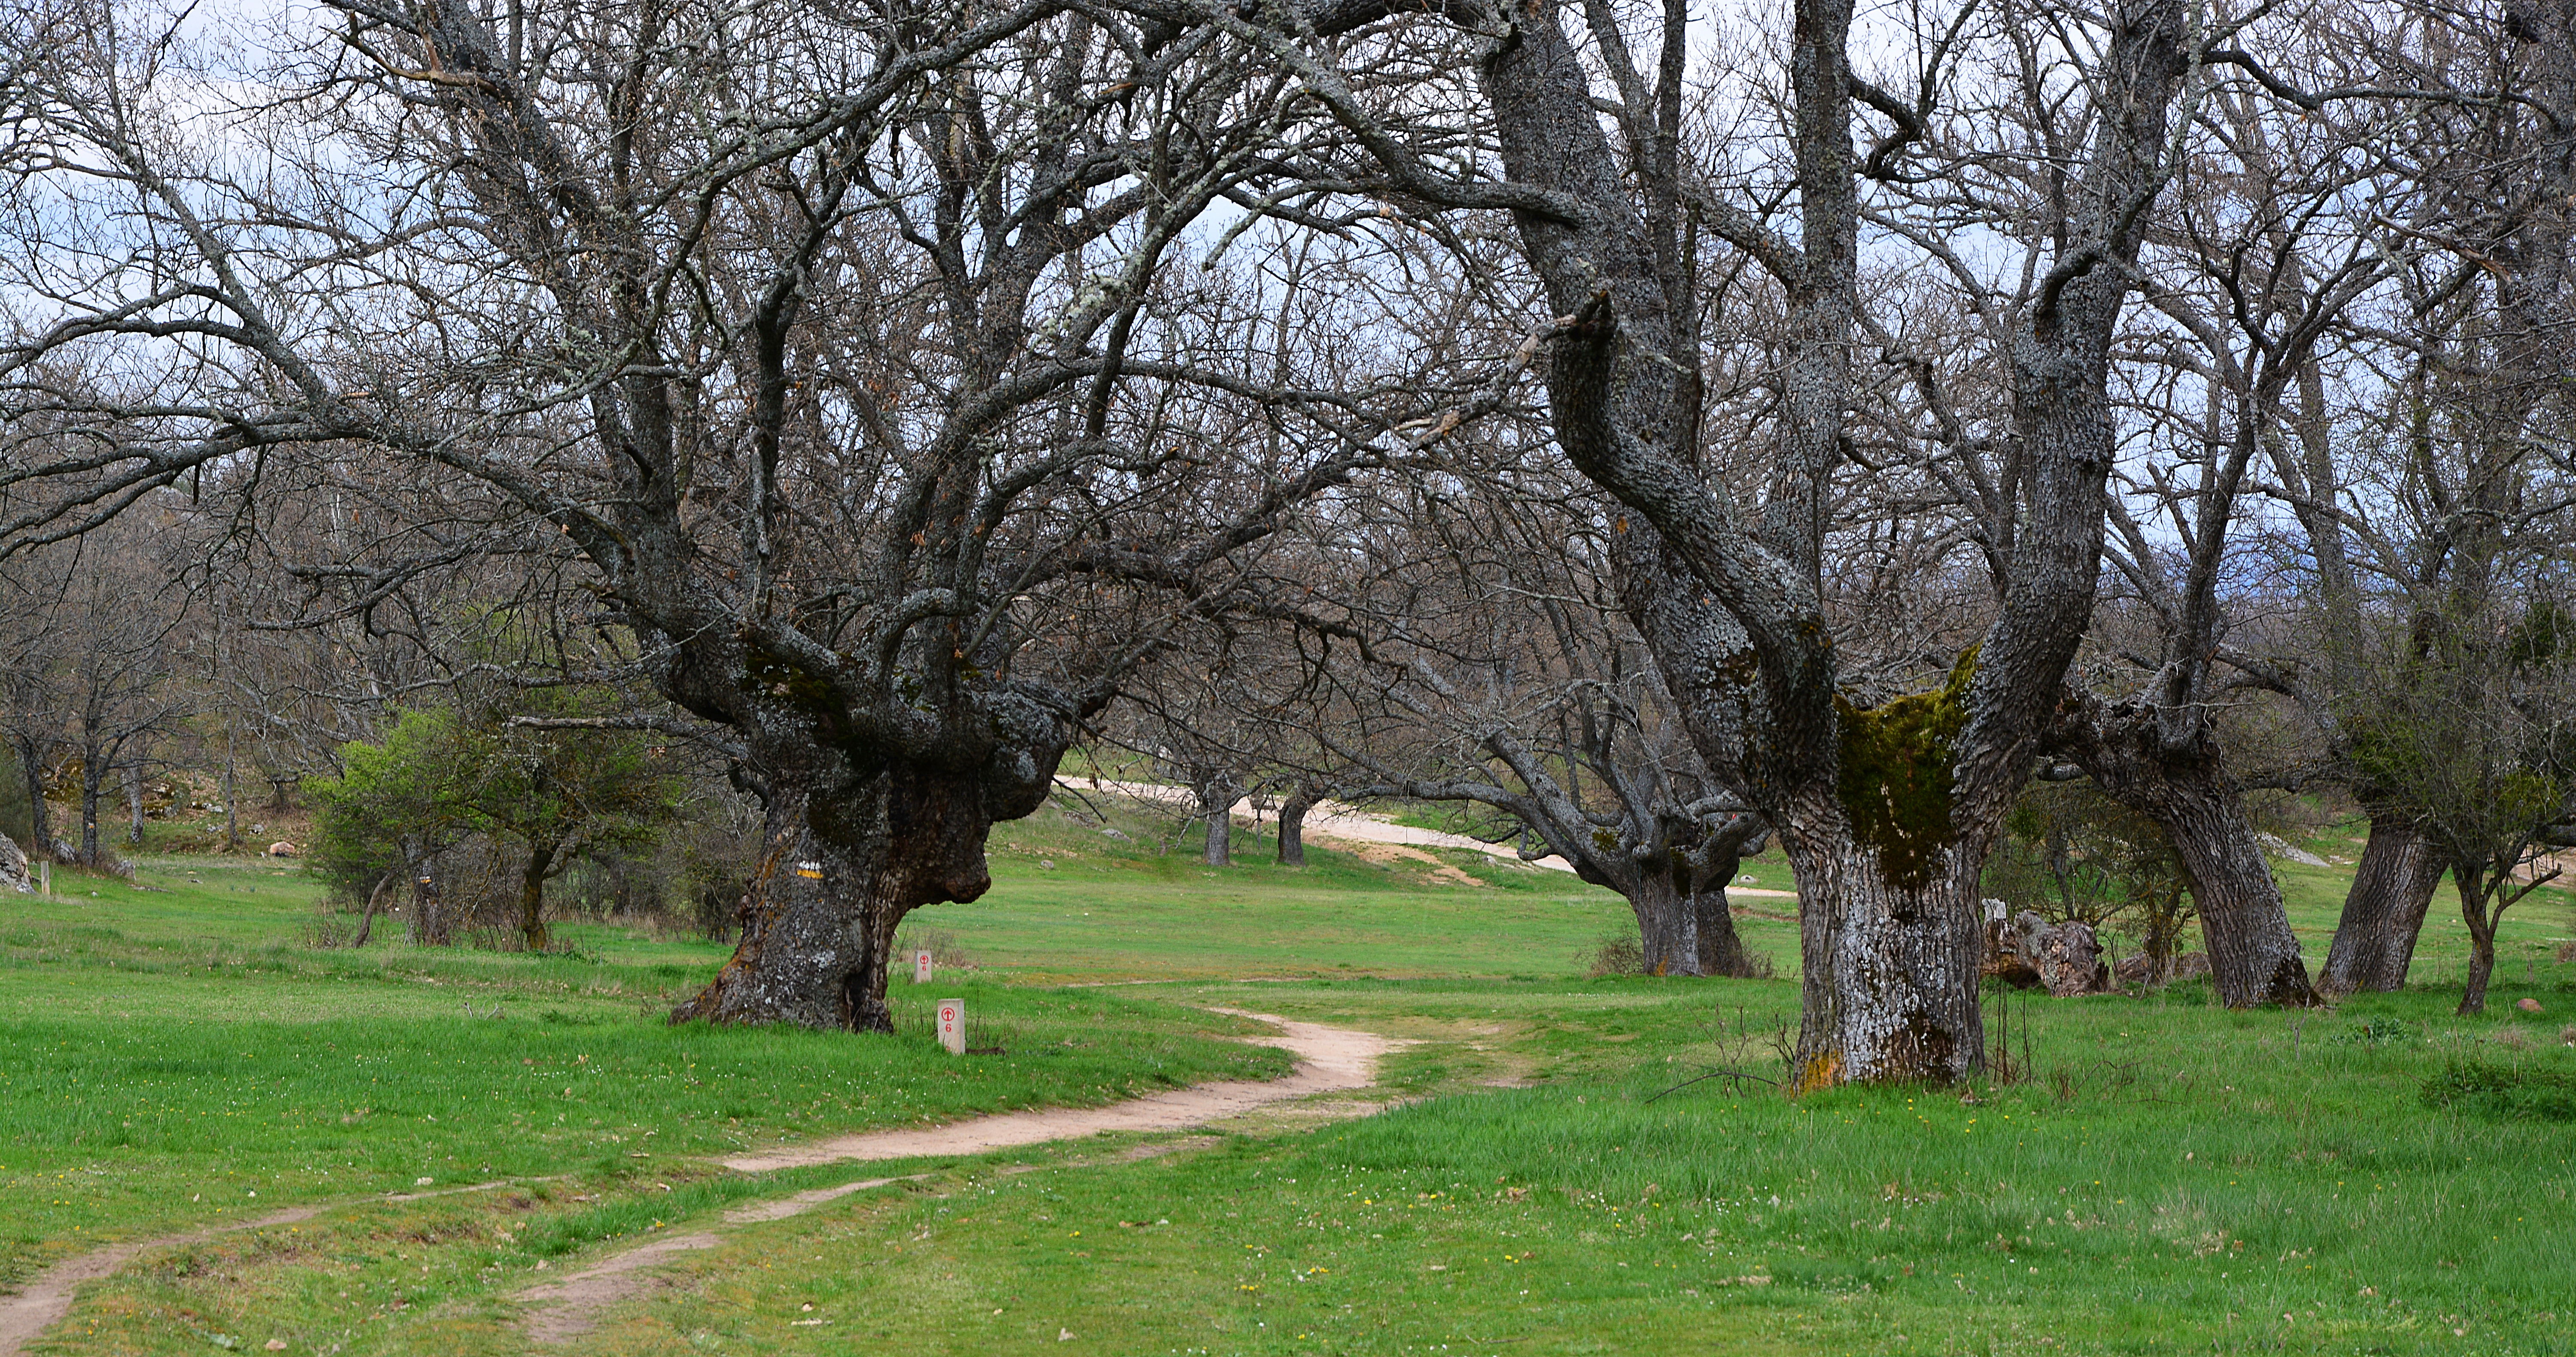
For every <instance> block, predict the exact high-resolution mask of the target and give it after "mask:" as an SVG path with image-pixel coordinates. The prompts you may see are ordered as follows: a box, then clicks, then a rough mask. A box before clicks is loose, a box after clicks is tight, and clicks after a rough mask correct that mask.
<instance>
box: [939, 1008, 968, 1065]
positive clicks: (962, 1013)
mask: <svg viewBox="0 0 2576 1357" xmlns="http://www.w3.org/2000/svg"><path fill="white" fill-rule="evenodd" d="M939 1044H940V1045H942V1046H945V1047H947V1048H948V1053H949V1054H950V1055H964V1054H966V1001H965V1000H963V999H942V1000H940V1001H939Z"/></svg>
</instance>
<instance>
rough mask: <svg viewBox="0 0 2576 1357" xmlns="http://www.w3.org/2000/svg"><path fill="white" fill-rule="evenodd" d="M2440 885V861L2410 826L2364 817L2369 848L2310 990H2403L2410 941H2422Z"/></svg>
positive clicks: (2378, 814) (2394, 815)
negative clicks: (2313, 988)
mask: <svg viewBox="0 0 2576 1357" xmlns="http://www.w3.org/2000/svg"><path fill="white" fill-rule="evenodd" d="M2441 883H2442V860H2441V857H2440V855H2438V854H2437V853H2435V852H2434V850H2433V844H2432V841H2431V840H2429V839H2427V838H2425V836H2424V831H2423V829H2422V828H2421V827H2420V826H2418V825H2417V824H2416V823H2415V821H2414V819H2413V818H2412V817H2410V816H2407V815H2405V814H2402V813H2400V812H2398V811H2394V810H2375V811H2372V812H2371V814H2370V841H2369V842H2368V843H2367V844H2365V845H2363V847H2362V850H2361V864H2360V866H2359V867H2357V868H2355V869H2354V871H2353V876H2352V889H2351V890H2350V891H2348V892H2346V893H2345V895H2344V898H2343V918H2342V920H2341V921H2340V922H2338V923H2337V924H2336V925H2335V936H2334V946H2333V948H2332V949H2331V950H2329V951H2328V952H2327V953H2326V965H2325V969H2324V970H2323V971H2321V972H2319V973H2318V975H2317V988H2318V990H2319V991H2321V992H2323V993H2325V994H2328V995H2333V996H2337V997H2340V996H2342V995H2346V994H2351V993H2354V992H2355V991H2359V990H2372V991H2378V992H2383V993H2385V992H2389V991H2394V990H2401V989H2404V988H2405V987H2406V970H2407V967H2409V966H2410V965H2412V964H2413V963H2414V960H2415V940H2416V939H2417V938H2419V937H2421V936H2422V935H2423V932H2424V917H2425V915H2426V914H2427V913H2429V912H2430V911H2431V909H2432V905H2433V891H2434V888H2436V887H2437V886H2439V885H2441Z"/></svg>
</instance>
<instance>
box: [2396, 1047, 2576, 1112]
mask: <svg viewBox="0 0 2576 1357" xmlns="http://www.w3.org/2000/svg"><path fill="white" fill-rule="evenodd" d="M2424 1101H2425V1103H2426V1104H2428V1105H2430V1106H2433V1107H2441V1108H2449V1109H2451V1110H2453V1111H2460V1112H2476V1113H2480V1114H2482V1115H2485V1116H2490V1117H2499V1118H2502V1119H2505V1120H2508V1121H2576V1070H2548V1069H2532V1068H2530V1067H2528V1066H2523V1065H2506V1064H2499V1063H2497V1062H2494V1061H2486V1060H2454V1061H2451V1062H2450V1063H2449V1064H2446V1065H2444V1066H2443V1067H2442V1072H2441V1073H2440V1074H2437V1075H2434V1076H2433V1077H2432V1078H2430V1079H2427V1080H2425V1081H2424Z"/></svg>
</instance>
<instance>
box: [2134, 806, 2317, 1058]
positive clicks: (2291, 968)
mask: <svg viewBox="0 0 2576 1357" xmlns="http://www.w3.org/2000/svg"><path fill="white" fill-rule="evenodd" d="M2159 799H2160V800H2162V801H2163V803H2164V804H2165V806H2166V807H2167V809H2166V810H2165V811H2164V812H2163V813H2161V814H2159V815H2158V817H2157V818H2158V821H2159V822H2160V823H2161V824H2163V826H2164V828H2165V835H2166V837H2167V838H2169V839H2171V840H2172V841H2173V846H2174V856H2175V857H2176V858H2178V859H2180V861H2181V863H2182V869H2183V879H2184V882H2185V883H2186V884H2187V885H2188V886H2189V887H2190V888H2191V896H2192V899H2193V900H2194V901H2195V902H2197V903H2198V904H2199V906H2200V933H2201V938H2202V940H2203V942H2204V943H2205V944H2206V945H2207V946H2208V948H2209V974H2210V979H2211V982H2212V983H2213V984H2214V985H2216V986H2217V988H2218V998H2219V1001H2220V1002H2221V1003H2224V1004H2226V1005H2227V1006H2228V1007H2230V1008H2255V1007H2263V1006H2268V1005H2278V1006H2281V1007H2284V1008H2306V1007H2309V1006H2312V1005H2314V1004H2316V1003H2317V1002H2318V1000H2317V994H2316V991H2315V990H2314V989H2312V988H2310V987H2309V984H2308V968H2307V963H2306V961H2305V960H2304V959H2303V958H2302V957H2301V956H2300V955H2299V939H2298V935H2296V934H2294V933H2292V932H2291V931H2290V914H2289V909H2288V907H2287V906H2286V905H2285V904H2284V903H2283V902H2282V899H2281V886H2280V883H2279V882H2276V881H2274V880H2273V879H2272V866H2271V864H2270V863H2268V862H2266V861H2264V859H2263V847H2262V844H2261V841H2260V840H2258V839H2256V838H2255V835H2254V825H2253V822H2252V821H2250V820H2248V819H2246V818H2245V803H2244V801H2243V799H2242V798H2241V797H2239V796H2238V795H2237V793H2236V789H2235V788H2234V787H2233V786H2229V785H2226V784H2224V783H2223V782H2221V783H2219V784H2217V785H2212V782H2211V780H2210V779H2207V778H2192V779H2187V780H2183V781H2179V782H2177V783H2175V784H2172V791H2171V793H2170V794H2169V795H2167V796H2165V797H2162V798H2159Z"/></svg>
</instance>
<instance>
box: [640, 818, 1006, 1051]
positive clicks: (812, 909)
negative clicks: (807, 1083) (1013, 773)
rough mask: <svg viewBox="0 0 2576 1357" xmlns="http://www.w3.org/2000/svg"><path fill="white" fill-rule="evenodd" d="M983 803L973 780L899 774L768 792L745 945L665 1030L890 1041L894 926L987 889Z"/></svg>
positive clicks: (748, 905) (988, 820) (987, 822)
mask: <svg viewBox="0 0 2576 1357" xmlns="http://www.w3.org/2000/svg"><path fill="white" fill-rule="evenodd" d="M981 792H982V789H981V786H980V784H979V783H978V782H977V780H976V779H974V778H973V777H972V776H969V775H963V774H948V773H937V772H930V771H922V770H904V769H894V770H886V771H880V772H877V773H875V774H873V775H869V776H866V777H865V778H863V779H862V780H860V781H858V783H857V785H855V786H844V787H831V788H814V787H808V786H802V785H797V784H795V783H792V782H788V781H786V780H785V779H783V778H782V779H779V780H776V781H773V783H772V785H771V788H770V795H769V812H768V827H767V846H766V848H765V849H764V851H763V852H762V854H761V856H760V861H759V862H758V864H757V865H756V866H755V867H754V868H753V871H752V879H751V883H750V887H749V890H748V891H747V893H746V896H745V903H744V922H743V933H742V942H741V944H740V945H739V946H738V947H736V948H735V950H734V954H733V956H732V958H731V959H730V960H728V961H726V962H725V965H724V969H723V970H722V971H720V972H718V973H717V975H716V978H715V979H714V980H713V981H711V982H709V983H708V985H707V987H706V988H705V989H703V990H701V991H699V992H698V995H697V997H696V998H694V999H691V1000H690V1001H689V1002H688V1003H686V1004H683V1005H681V1006H680V1007H679V1008H678V1009H676V1010H674V1011H673V1012H672V1014H671V1021H673V1022H688V1021H692V1020H695V1019H701V1018H703V1019H707V1020H710V1021H714V1022H725V1023H772V1022H786V1023H795V1024H797V1025H798V1026H802V1027H816V1028H842V1029H846V1030H849V1031H855V1032H892V1031H893V1030H894V1022H893V1018H892V1016H891V1014H890V1013H889V1012H888V1011H887V1008H886V964H887V959H888V957H889V956H890V955H891V954H892V950H893V947H894V930H895V925H896V924H897V923H899V922H901V921H902V919H903V916H904V915H906V914H908V913H910V912H911V911H912V910H914V909H915V908H917V907H919V906H922V905H928V904H937V903H940V902H942V901H957V902H961V903H962V902H965V901H969V900H973V899H975V898H977V897H978V896H981V895H982V894H983V893H984V892H985V890H986V889H987V888H988V887H990V886H991V885H992V884H993V880H992V877H991V875H990V874H989V873H988V872H987V871H986V868H985V863H984V839H985V835H986V833H987V832H988V831H989V830H990V829H991V828H992V820H991V817H990V815H989V813H988V812H987V810H986V809H985V805H984V798H983V796H982V794H981Z"/></svg>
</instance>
